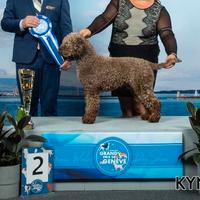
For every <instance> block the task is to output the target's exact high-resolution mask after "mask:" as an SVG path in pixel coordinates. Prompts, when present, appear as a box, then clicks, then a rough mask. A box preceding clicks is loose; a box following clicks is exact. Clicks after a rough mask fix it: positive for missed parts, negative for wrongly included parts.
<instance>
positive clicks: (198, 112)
mask: <svg viewBox="0 0 200 200" xmlns="http://www.w3.org/2000/svg"><path fill="white" fill-rule="evenodd" d="M196 121H197V122H198V123H200V109H197V111H196Z"/></svg>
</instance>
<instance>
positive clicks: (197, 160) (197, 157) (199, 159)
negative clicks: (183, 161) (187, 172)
mask: <svg viewBox="0 0 200 200" xmlns="http://www.w3.org/2000/svg"><path fill="white" fill-rule="evenodd" d="M192 158H193V160H194V162H195V163H196V164H199V163H200V153H195V154H194V155H193V156H192Z"/></svg>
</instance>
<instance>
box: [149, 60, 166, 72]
mask: <svg viewBox="0 0 200 200" xmlns="http://www.w3.org/2000/svg"><path fill="white" fill-rule="evenodd" d="M166 65H167V62H166V63H152V65H151V68H152V69H153V70H159V69H162V68H165V66H166Z"/></svg>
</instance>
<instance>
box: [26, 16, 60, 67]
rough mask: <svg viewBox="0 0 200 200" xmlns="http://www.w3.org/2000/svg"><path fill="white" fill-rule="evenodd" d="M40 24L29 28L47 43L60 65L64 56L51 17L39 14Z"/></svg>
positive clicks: (46, 45)
mask: <svg viewBox="0 0 200 200" xmlns="http://www.w3.org/2000/svg"><path fill="white" fill-rule="evenodd" d="M37 18H38V19H39V21H40V24H39V25H38V26H37V27H32V28H29V32H30V34H31V35H33V36H34V37H36V38H38V39H40V40H41V41H42V43H43V44H44V45H45V47H46V48H47V50H48V51H49V53H50V54H51V56H52V57H53V58H54V60H55V62H56V63H57V64H58V65H59V66H60V65H62V64H63V63H64V59H63V57H62V56H61V55H60V53H59V51H58V48H59V45H58V40H57V38H56V37H55V35H54V34H53V32H52V23H51V21H50V19H49V18H48V17H46V16H44V15H38V16H37Z"/></svg>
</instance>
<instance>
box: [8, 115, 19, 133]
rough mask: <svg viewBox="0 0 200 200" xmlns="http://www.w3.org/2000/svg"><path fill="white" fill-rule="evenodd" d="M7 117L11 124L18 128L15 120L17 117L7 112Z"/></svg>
mask: <svg viewBox="0 0 200 200" xmlns="http://www.w3.org/2000/svg"><path fill="white" fill-rule="evenodd" d="M7 119H8V121H9V122H10V124H11V125H13V126H14V127H15V129H16V130H17V123H16V121H15V118H14V117H13V116H12V115H10V114H9V113H7Z"/></svg>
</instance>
